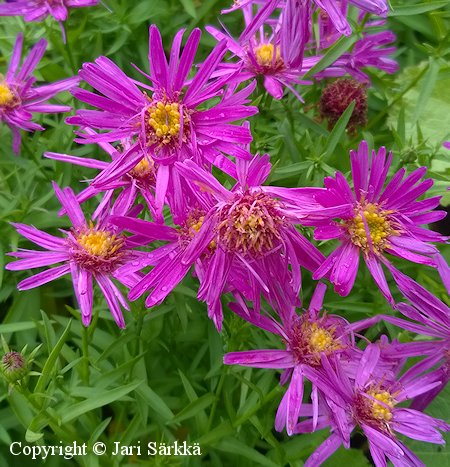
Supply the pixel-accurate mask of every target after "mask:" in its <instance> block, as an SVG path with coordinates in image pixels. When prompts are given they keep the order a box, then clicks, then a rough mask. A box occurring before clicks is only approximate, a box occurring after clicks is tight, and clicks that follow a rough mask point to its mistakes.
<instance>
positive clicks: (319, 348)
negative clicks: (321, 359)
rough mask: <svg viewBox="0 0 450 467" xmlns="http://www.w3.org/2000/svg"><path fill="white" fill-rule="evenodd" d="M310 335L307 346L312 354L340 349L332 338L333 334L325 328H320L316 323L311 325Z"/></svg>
mask: <svg viewBox="0 0 450 467" xmlns="http://www.w3.org/2000/svg"><path fill="white" fill-rule="evenodd" d="M310 332H311V335H310V338H309V346H310V348H311V350H312V351H313V352H326V351H329V350H335V349H337V348H339V347H340V345H339V343H338V342H337V341H336V340H335V339H334V338H333V334H332V333H331V332H330V331H328V330H327V329H325V328H321V327H320V326H319V325H318V324H317V323H313V324H312V325H311V330H310Z"/></svg>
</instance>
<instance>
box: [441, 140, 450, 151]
mask: <svg viewBox="0 0 450 467" xmlns="http://www.w3.org/2000/svg"><path fill="white" fill-rule="evenodd" d="M443 146H444V148H446V149H450V141H445V143H444V144H443Z"/></svg>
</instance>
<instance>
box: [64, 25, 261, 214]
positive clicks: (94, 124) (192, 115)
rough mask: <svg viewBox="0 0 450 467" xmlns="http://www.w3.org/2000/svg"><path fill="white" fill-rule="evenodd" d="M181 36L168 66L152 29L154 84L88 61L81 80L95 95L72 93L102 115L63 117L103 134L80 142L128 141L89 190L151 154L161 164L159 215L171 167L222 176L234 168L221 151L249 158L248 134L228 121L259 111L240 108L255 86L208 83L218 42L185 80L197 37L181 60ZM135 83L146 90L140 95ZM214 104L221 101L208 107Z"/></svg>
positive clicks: (221, 80) (105, 62) (104, 62)
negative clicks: (187, 165) (216, 170)
mask: <svg viewBox="0 0 450 467" xmlns="http://www.w3.org/2000/svg"><path fill="white" fill-rule="evenodd" d="M183 32H184V30H181V31H179V32H178V33H177V35H176V36H175V39H174V42H173V45H172V51H171V54H170V60H169V62H167V59H166V56H165V54H164V49H163V45H162V40H161V35H160V33H159V31H158V29H157V27H156V26H154V25H153V26H151V28H150V45H149V50H150V52H149V60H150V74H149V75H145V76H146V77H147V78H148V79H149V80H150V81H151V82H152V86H148V85H145V84H142V83H137V82H135V81H134V80H132V79H131V78H129V77H128V76H127V75H125V73H123V71H122V70H120V68H118V67H117V66H116V65H115V64H114V63H113V62H111V61H110V60H109V59H107V58H106V57H100V58H98V59H97V60H96V63H85V64H84V65H83V69H82V70H80V77H81V78H82V79H84V80H85V81H86V82H87V83H88V84H90V85H91V86H92V87H93V88H94V89H95V90H96V91H98V93H99V94H96V93H93V92H90V91H86V90H84V89H76V90H75V91H73V94H74V95H75V97H77V98H78V99H79V100H81V101H83V102H86V103H88V104H90V105H92V106H94V107H97V108H98V109H99V110H78V111H77V114H76V116H74V117H70V118H68V119H67V121H68V122H69V123H71V124H74V125H80V126H82V127H90V128H96V129H99V130H106V131H105V132H104V133H102V134H100V135H95V136H89V135H86V136H84V137H83V138H79V139H78V142H81V143H92V142H113V141H119V140H121V139H124V138H129V139H132V142H133V144H131V146H130V147H129V148H128V149H127V150H126V151H124V152H123V153H122V154H121V156H120V157H117V158H116V159H115V160H114V161H113V163H112V164H110V165H109V167H108V168H107V169H106V170H104V171H102V172H101V173H100V174H99V175H98V176H97V177H96V178H95V179H94V181H93V185H94V186H96V187H98V188H100V187H102V186H104V185H107V184H109V183H111V182H114V181H116V180H117V179H119V178H120V177H122V176H123V175H124V174H126V173H127V172H129V171H130V170H132V169H133V168H134V167H136V165H137V164H138V163H139V162H140V161H141V160H142V159H144V158H145V157H146V156H147V155H150V157H151V158H152V160H153V161H154V162H155V163H156V164H157V165H158V169H157V173H156V195H155V196H156V204H157V206H158V208H159V210H160V211H161V210H162V206H163V204H164V201H165V196H166V193H167V189H168V185H169V180H170V178H171V177H172V175H173V171H174V170H175V169H174V162H176V161H182V160H185V159H192V160H194V161H195V162H196V163H198V164H200V165H202V166H207V167H211V165H212V164H214V165H218V166H219V167H222V168H223V169H224V170H227V168H228V167H229V166H230V165H233V164H232V163H231V161H229V160H228V159H226V157H225V156H224V155H223V153H225V154H227V155H232V156H236V157H238V158H239V157H241V158H250V154H249V153H248V152H247V151H245V150H244V149H242V148H241V147H240V146H239V145H242V144H247V143H249V142H250V141H251V139H252V138H251V134H250V131H249V130H248V128H246V127H240V126H236V125H231V123H232V122H235V121H237V120H240V119H243V118H247V117H249V116H251V115H253V114H255V113H256V112H257V109H256V108H255V107H249V106H246V105H245V104H246V103H247V96H248V95H249V94H250V93H251V92H252V90H253V88H254V84H251V85H250V86H248V87H247V88H244V89H241V90H239V91H238V92H235V90H236V86H234V87H231V86H230V87H228V88H225V87H224V86H225V85H226V83H227V82H228V81H229V74H227V75H225V76H221V77H218V78H214V79H211V76H212V74H213V72H214V71H215V69H216V68H217V66H218V64H219V62H220V61H221V59H222V57H223V55H224V53H225V49H226V46H225V43H220V44H218V45H217V46H216V47H215V48H214V50H213V51H212V52H211V54H210V55H209V56H208V57H207V58H206V60H205V61H204V62H203V63H202V65H200V67H199V69H198V72H197V73H196V75H195V76H194V77H193V78H192V79H189V80H188V75H189V72H190V71H191V68H192V65H193V61H194V56H195V53H196V50H197V46H198V43H199V40H200V35H201V32H200V30H198V29H195V30H194V31H193V32H192V34H191V35H190V36H189V39H188V40H187V43H186V45H185V47H184V50H183V52H182V53H181V56H180V47H181V41H182V37H183ZM144 74H145V73H144ZM138 85H139V86H141V87H144V88H145V89H147V91H141V90H140V89H139V88H138ZM214 98H219V100H218V101H217V102H215V103H213V102H212V99H214Z"/></svg>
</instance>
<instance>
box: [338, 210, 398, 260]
mask: <svg viewBox="0 0 450 467" xmlns="http://www.w3.org/2000/svg"><path fill="white" fill-rule="evenodd" d="M391 214H392V211H386V210H384V209H382V208H381V207H380V206H379V205H377V204H374V203H361V204H360V205H358V206H357V207H356V208H355V217H353V219H351V220H349V221H347V222H346V227H347V230H348V233H349V235H350V239H351V241H352V243H353V244H354V245H356V246H358V247H359V248H361V249H362V250H363V252H364V253H365V254H368V253H369V252H370V251H372V252H374V253H376V254H380V253H381V252H382V251H383V250H384V249H385V248H386V247H387V246H388V245H389V237H390V236H392V235H398V233H397V231H396V229H395V224H394V222H393V221H392V220H391V218H390V215H391Z"/></svg>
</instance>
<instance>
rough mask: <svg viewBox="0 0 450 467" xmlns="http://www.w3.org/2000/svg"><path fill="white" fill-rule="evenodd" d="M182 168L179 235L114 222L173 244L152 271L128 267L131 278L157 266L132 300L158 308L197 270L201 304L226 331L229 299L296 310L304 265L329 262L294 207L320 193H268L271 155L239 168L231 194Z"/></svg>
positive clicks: (193, 168)
mask: <svg viewBox="0 0 450 467" xmlns="http://www.w3.org/2000/svg"><path fill="white" fill-rule="evenodd" d="M176 168H177V171H178V172H179V173H180V176H181V177H182V178H184V179H185V180H186V181H187V182H188V183H189V184H190V187H191V189H190V191H189V190H185V191H184V193H183V195H184V196H185V198H186V200H189V203H188V204H189V205H190V209H189V210H188V211H187V212H186V213H184V215H182V214H181V213H179V209H174V208H173V207H172V211H173V212H174V214H175V218H176V219H178V220H175V222H177V223H179V224H180V228H179V229H171V228H170V227H166V226H158V225H156V224H153V223H148V222H145V221H141V220H133V219H126V218H123V219H120V218H116V219H114V220H113V222H116V223H117V225H118V226H120V227H121V228H122V229H124V230H129V231H131V232H133V233H135V234H137V235H142V236H145V237H148V238H155V239H159V240H162V241H169V242H170V243H169V244H167V245H165V246H163V247H160V248H158V249H157V250H154V251H153V252H151V253H149V254H148V258H149V260H148V261H149V262H148V263H147V264H145V265H144V264H136V268H134V267H133V266H129V267H125V272H126V271H130V270H131V271H133V270H140V269H142V267H145V266H146V265H148V264H154V265H155V267H154V268H153V269H152V271H150V272H149V273H148V274H147V275H146V276H145V277H144V278H143V279H142V280H141V281H140V283H138V284H136V285H135V286H134V287H133V288H132V289H131V291H130V294H129V298H130V299H131V300H134V299H136V298H138V297H139V296H141V295H143V294H144V293H146V292H150V294H149V296H148V297H147V299H146V305H147V306H148V307H151V306H154V305H157V304H159V303H161V302H162V300H164V298H165V297H166V296H167V295H168V294H169V293H170V291H171V290H173V288H174V287H175V286H176V285H177V284H178V283H179V282H180V281H181V280H182V279H183V277H184V276H185V275H186V274H187V273H188V271H189V270H190V269H191V267H192V266H194V265H195V272H196V276H197V277H198V278H199V280H200V289H199V294H198V298H199V299H200V300H202V301H205V302H206V303H207V304H208V313H209V316H210V318H212V319H213V321H214V323H215V324H216V326H217V328H218V329H219V330H220V329H221V324H222V319H223V315H222V305H221V301H220V296H221V294H222V293H223V292H228V291H230V292H233V293H234V294H236V295H238V296H241V295H242V296H243V297H244V298H246V299H248V300H250V301H252V302H254V304H255V308H256V310H257V311H258V310H259V300H260V295H261V294H263V295H264V296H265V297H266V299H267V300H268V301H269V302H271V303H274V304H277V305H278V306H280V307H281V306H286V303H287V304H296V303H297V302H298V293H299V290H300V287H301V275H300V266H303V267H306V268H307V269H309V270H315V269H316V268H317V267H318V266H319V265H320V264H321V263H322V262H323V261H324V259H325V258H324V257H323V255H322V254H321V253H320V252H319V251H318V250H317V249H316V248H315V247H314V246H313V245H312V244H311V243H309V242H308V241H307V240H306V239H305V238H304V237H303V236H302V235H301V234H300V233H299V232H298V231H297V230H296V229H295V225H296V224H298V223H300V222H301V221H300V220H299V219H300V218H301V210H299V209H298V207H296V206H294V207H290V203H291V201H290V198H289V197H290V196H295V199H296V201H298V200H299V199H302V200H303V201H304V202H305V203H306V202H307V200H309V199H311V195H310V192H311V191H313V192H315V189H301V188H298V189H289V188H276V187H263V186H261V183H262V182H263V181H264V180H265V179H266V178H267V176H268V174H269V171H270V164H269V162H268V157H267V156H263V157H259V156H255V157H254V159H253V160H252V161H251V162H244V161H238V164H237V169H238V173H237V177H238V179H239V183H238V184H237V185H236V186H235V187H234V188H233V190H231V191H229V190H227V189H225V188H224V187H223V186H222V185H220V183H219V182H218V181H217V180H216V179H215V178H214V177H213V176H212V175H211V174H210V173H208V172H206V171H204V170H203V169H200V168H199V167H198V166H197V165H196V164H195V163H194V162H193V161H190V160H186V161H185V162H184V163H179V162H177V163H176ZM177 212H178V214H177ZM158 235H162V236H160V237H158Z"/></svg>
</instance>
